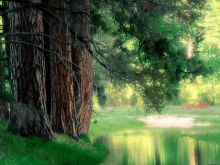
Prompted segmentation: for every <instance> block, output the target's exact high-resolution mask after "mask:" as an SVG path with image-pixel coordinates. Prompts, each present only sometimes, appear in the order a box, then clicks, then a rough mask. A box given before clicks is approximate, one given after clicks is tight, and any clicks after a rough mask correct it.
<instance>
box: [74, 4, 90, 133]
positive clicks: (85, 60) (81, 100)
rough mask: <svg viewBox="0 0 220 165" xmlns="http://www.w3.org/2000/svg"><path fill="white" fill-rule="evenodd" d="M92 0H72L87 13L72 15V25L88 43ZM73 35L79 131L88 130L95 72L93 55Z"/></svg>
mask: <svg viewBox="0 0 220 165" xmlns="http://www.w3.org/2000/svg"><path fill="white" fill-rule="evenodd" d="M89 5H90V1H89V0H85V1H81V0H71V9H72V10H73V11H74V12H75V13H77V12H84V13H87V14H75V15H73V16H72V22H73V23H72V26H73V27H74V30H75V32H76V34H78V35H79V36H83V37H85V40H86V41H87V44H88V45H90V40H91V33H90V17H89V15H90V10H89ZM75 38H76V36H72V40H73V41H72V44H73V46H72V59H73V63H75V64H77V65H78V66H79V67H80V69H79V68H78V67H76V66H75V65H74V66H73V69H74V71H75V73H76V74H75V76H76V79H75V80H74V93H75V96H76V103H77V104H76V109H77V116H76V120H77V123H78V124H77V125H78V129H79V133H83V132H86V133H87V132H88V128H89V123H90V118H91V114H92V93H93V84H92V80H93V72H92V55H91V54H90V53H89V51H88V50H87V49H86V48H85V44H84V43H82V42H80V41H79V40H77V39H75Z"/></svg>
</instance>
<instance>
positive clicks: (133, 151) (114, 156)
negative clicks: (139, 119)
mask: <svg viewBox="0 0 220 165" xmlns="http://www.w3.org/2000/svg"><path fill="white" fill-rule="evenodd" d="M93 141H94V142H98V143H101V144H103V145H104V146H106V147H107V148H108V149H109V155H108V157H107V158H106V160H105V161H104V162H103V163H102V164H101V165H209V164H210V165H211V164H215V165H217V164H219V165H220V145H219V144H216V143H212V142H204V141H196V140H194V139H192V138H189V137H187V136H181V132H180V130H178V129H156V130H152V129H149V130H143V129H142V130H127V131H122V132H117V133H114V134H112V135H108V136H102V137H97V138H94V140H93Z"/></svg>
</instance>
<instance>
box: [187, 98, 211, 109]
mask: <svg viewBox="0 0 220 165" xmlns="http://www.w3.org/2000/svg"><path fill="white" fill-rule="evenodd" d="M198 103H199V104H196V103H186V104H185V107H187V108H209V107H210V104H208V103H207V102H205V101H204V100H202V99H199V100H198Z"/></svg>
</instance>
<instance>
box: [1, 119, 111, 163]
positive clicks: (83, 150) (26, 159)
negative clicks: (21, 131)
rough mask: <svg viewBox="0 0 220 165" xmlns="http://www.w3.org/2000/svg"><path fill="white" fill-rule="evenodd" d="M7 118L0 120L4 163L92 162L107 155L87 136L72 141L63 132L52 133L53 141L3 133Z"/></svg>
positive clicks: (101, 147) (99, 160)
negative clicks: (53, 135)
mask: <svg viewBox="0 0 220 165" xmlns="http://www.w3.org/2000/svg"><path fill="white" fill-rule="evenodd" d="M7 125H8V121H0V164H2V165H3V164H4V165H12V164H13V165H14V164H16V165H39V164H40V165H87V164H88V165H91V164H92V165H93V164H100V163H101V162H102V161H103V160H104V159H105V157H106V156H107V155H108V151H107V149H106V148H105V147H103V146H102V145H101V144H98V143H90V140H89V137H86V135H85V134H84V135H82V136H83V137H82V140H80V141H75V140H73V139H72V138H71V137H69V136H68V135H66V134H58V133H54V134H55V139H56V142H52V141H47V142H45V143H43V141H42V140H41V139H40V138H38V137H31V138H24V137H21V136H20V135H14V134H12V133H10V132H7V131H6V129H7Z"/></svg>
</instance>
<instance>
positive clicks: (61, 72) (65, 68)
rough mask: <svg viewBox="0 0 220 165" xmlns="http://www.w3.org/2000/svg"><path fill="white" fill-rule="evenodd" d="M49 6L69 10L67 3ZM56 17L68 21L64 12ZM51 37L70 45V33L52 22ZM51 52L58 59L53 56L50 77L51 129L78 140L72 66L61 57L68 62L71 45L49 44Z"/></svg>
mask: <svg viewBox="0 0 220 165" xmlns="http://www.w3.org/2000/svg"><path fill="white" fill-rule="evenodd" d="M51 6H52V7H56V8H69V7H68V6H69V5H68V1H65V2H64V1H55V0H52V1H51ZM57 14H58V16H59V17H60V18H61V19H63V20H64V21H70V18H69V14H68V13H67V12H65V11H57ZM52 29H53V32H52V34H51V35H52V36H53V37H56V38H58V39H59V40H61V41H63V42H66V43H71V38H70V32H69V30H68V29H67V28H66V27H63V26H62V25H60V24H59V23H58V22H56V21H53V22H52ZM51 49H52V51H53V52H55V53H57V54H59V56H60V57H58V56H54V57H53V60H54V61H55V62H56V64H52V69H51V77H52V78H53V79H54V80H52V90H51V91H52V95H51V99H52V101H51V103H52V105H51V117H52V118H51V122H52V128H53V130H54V131H56V132H67V133H68V134H69V135H71V136H72V137H74V138H76V139H78V138H79V134H78V129H77V125H76V115H75V114H76V108H75V99H74V98H75V96H74V85H73V72H72V64H71V63H69V62H67V61H65V60H63V57H64V58H65V59H67V60H69V61H70V62H71V61H72V56H71V45H70V44H69V45H68V44H64V43H61V42H60V41H58V40H56V41H53V42H52V44H51Z"/></svg>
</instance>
